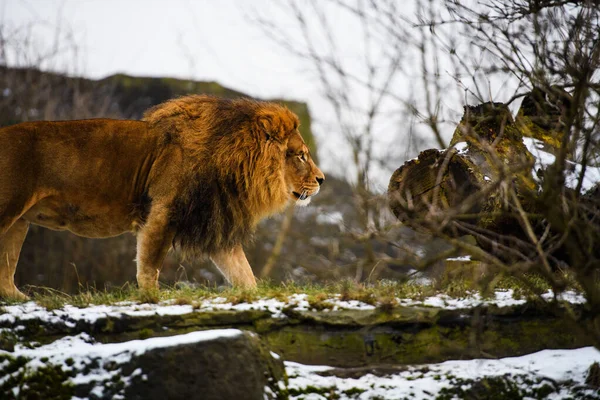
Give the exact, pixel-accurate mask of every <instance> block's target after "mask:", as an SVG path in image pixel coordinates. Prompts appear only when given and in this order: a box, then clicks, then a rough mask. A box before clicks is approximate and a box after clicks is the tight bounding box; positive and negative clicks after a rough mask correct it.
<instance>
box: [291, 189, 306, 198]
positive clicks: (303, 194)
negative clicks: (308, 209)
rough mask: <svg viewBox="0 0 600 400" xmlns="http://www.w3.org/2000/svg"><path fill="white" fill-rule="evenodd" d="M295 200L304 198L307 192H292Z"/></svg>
mask: <svg viewBox="0 0 600 400" xmlns="http://www.w3.org/2000/svg"><path fill="white" fill-rule="evenodd" d="M292 194H293V195H294V197H295V198H296V200H306V199H307V198H308V192H307V191H306V190H304V191H303V192H302V193H298V192H292Z"/></svg>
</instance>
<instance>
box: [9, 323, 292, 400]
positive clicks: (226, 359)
mask: <svg viewBox="0 0 600 400" xmlns="http://www.w3.org/2000/svg"><path fill="white" fill-rule="evenodd" d="M280 387H285V373H284V367H283V362H282V360H281V359H279V358H278V357H277V356H276V355H274V354H273V353H271V352H270V351H268V350H267V348H266V347H265V346H264V345H263V344H262V343H261V341H260V339H259V338H258V336H257V335H256V334H253V333H250V332H245V331H241V330H237V329H219V330H210V331H196V332H191V333H187V334H183V335H176V336H169V337H155V338H151V339H146V340H133V341H129V342H123V343H111V344H99V343H96V342H95V341H94V339H93V338H91V337H90V336H89V335H87V334H80V335H77V336H71V337H66V338H63V339H59V340H57V341H55V342H54V343H51V344H48V345H44V346H41V347H38V348H34V349H26V348H23V347H17V348H15V349H14V351H12V352H3V351H0V398H2V399H21V398H26V399H69V398H72V396H76V397H78V398H88V399H116V398H121V399H123V398H124V399H131V400H135V399H143V400H153V399H157V400H158V399H160V400H163V399H170V400H176V399H185V400H191V399H198V398H201V399H205V400H210V399H249V400H250V399H257V400H263V399H275V398H284V397H285V395H284V393H280Z"/></svg>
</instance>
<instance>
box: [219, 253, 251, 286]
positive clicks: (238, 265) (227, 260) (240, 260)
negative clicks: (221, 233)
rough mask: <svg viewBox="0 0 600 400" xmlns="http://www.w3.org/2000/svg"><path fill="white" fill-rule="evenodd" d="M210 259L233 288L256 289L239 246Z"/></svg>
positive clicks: (248, 265)
mask: <svg viewBox="0 0 600 400" xmlns="http://www.w3.org/2000/svg"><path fill="white" fill-rule="evenodd" d="M210 259H211V260H212V261H213V263H214V264H215V265H216V266H217V268H218V269H219V271H221V273H222V274H223V275H224V276H225V279H227V281H228V282H229V283H231V284H232V285H233V286H241V287H245V288H254V287H256V279H255V278H254V273H253V272H252V268H251V267H250V263H248V259H246V255H245V254H244V249H243V248H242V246H241V245H237V246H236V247H234V248H233V249H232V250H225V251H222V252H220V253H218V254H213V255H211V256H210Z"/></svg>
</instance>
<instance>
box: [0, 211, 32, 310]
mask: <svg viewBox="0 0 600 400" xmlns="http://www.w3.org/2000/svg"><path fill="white" fill-rule="evenodd" d="M28 229H29V222H27V221H25V220H24V219H18V220H17V221H15V223H13V224H12V225H11V226H10V227H9V228H8V229H7V230H6V232H5V233H4V234H0V298H12V299H17V300H24V299H27V296H25V295H24V294H23V293H21V291H19V289H17V287H16V286H15V270H16V268H17V262H18V261H19V254H21V247H22V246H23V242H24V241H25V236H26V235H27V230H28Z"/></svg>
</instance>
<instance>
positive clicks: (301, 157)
mask: <svg viewBox="0 0 600 400" xmlns="http://www.w3.org/2000/svg"><path fill="white" fill-rule="evenodd" d="M298 158H299V159H300V161H302V162H306V154H305V153H301V154H299V155H298Z"/></svg>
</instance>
